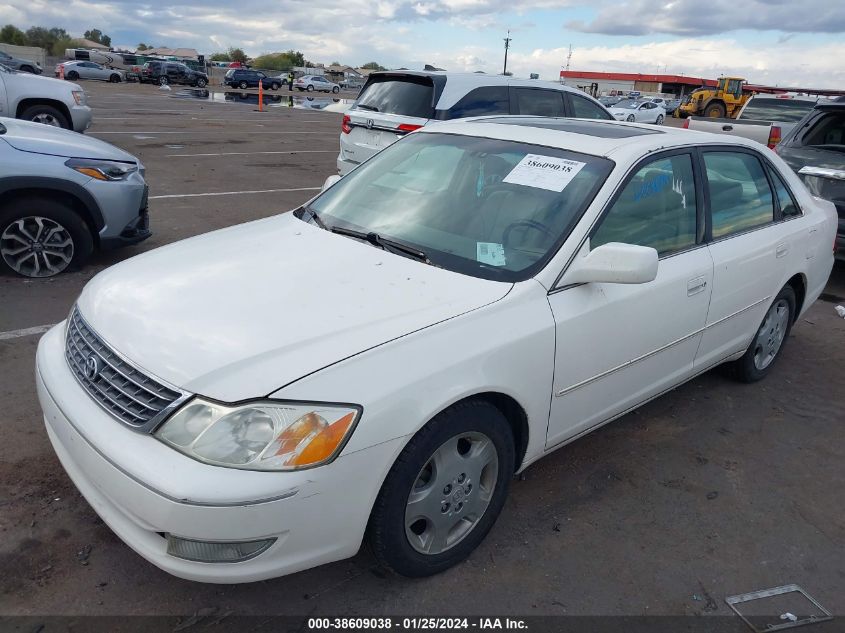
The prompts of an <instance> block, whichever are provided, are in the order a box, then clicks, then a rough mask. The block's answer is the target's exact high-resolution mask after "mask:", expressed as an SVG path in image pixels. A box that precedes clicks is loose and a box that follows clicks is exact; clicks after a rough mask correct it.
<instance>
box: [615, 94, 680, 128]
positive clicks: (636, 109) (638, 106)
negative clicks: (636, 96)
mask: <svg viewBox="0 0 845 633" xmlns="http://www.w3.org/2000/svg"><path fill="white" fill-rule="evenodd" d="M608 110H610V113H611V114H612V115H613V118H614V119H616V120H617V121H628V122H629V123H634V122H636V123H656V124H657V125H662V124H663V120H664V119H665V118H666V110H665V109H664V108H663V106H661V105H659V104H657V103H654V102H653V101H634V100H632V99H631V100H628V101H620V102H619V103H617V104H616V105H614V106H611V107H609V108H608Z"/></svg>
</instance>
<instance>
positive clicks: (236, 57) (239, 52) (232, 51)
mask: <svg viewBox="0 0 845 633" xmlns="http://www.w3.org/2000/svg"><path fill="white" fill-rule="evenodd" d="M229 59H230V60H231V61H233V62H240V63H242V64H245V63H246V59H247V57H246V53H244V51H243V49H242V48H231V47H230V48H229Z"/></svg>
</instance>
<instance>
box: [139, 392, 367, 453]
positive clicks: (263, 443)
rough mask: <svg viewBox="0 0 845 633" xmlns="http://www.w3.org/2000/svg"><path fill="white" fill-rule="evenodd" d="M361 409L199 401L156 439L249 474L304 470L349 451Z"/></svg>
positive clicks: (178, 414) (180, 413)
mask: <svg viewBox="0 0 845 633" xmlns="http://www.w3.org/2000/svg"><path fill="white" fill-rule="evenodd" d="M360 413H361V409H360V408H359V407H356V406H354V405H333V404H332V405H329V404H326V405H323V404H304V403H301V404H300V403H289V402H278V401H272V400H262V401H258V402H250V403H247V404H241V405H233V406H229V405H223V404H218V403H216V402H209V401H207V400H203V399H202V398H194V399H193V400H191V401H190V402H188V403H187V404H186V405H184V406H183V407H182V408H181V409H180V410H179V411H178V412H176V413H175V414H174V415H173V416H172V417H170V418H169V419H168V420H167V421H166V422H165V423H164V424H163V425H162V426H161V427H160V428H159V429H158V431H156V433H155V436H156V437H157V438H158V439H160V440H161V441H162V442H164V443H166V444H169V445H170V446H172V447H173V448H175V449H176V450H177V451H180V452H182V453H184V454H185V455H187V456H189V457H193V458H194V459H196V460H198V461H201V462H205V463H207V464H214V465H216V466H228V467H230V468H241V469H244V470H299V469H301V468H311V467H313V466H319V465H321V464H325V463H327V462H330V461H331V460H332V459H334V458H335V457H336V456H337V455H338V454H339V453H340V451H341V449H343V446H344V445H345V444H346V441H347V440H348V439H349V436H350V435H351V434H352V430H353V429H354V428H355V424H356V423H357V421H358V418H359V417H360Z"/></svg>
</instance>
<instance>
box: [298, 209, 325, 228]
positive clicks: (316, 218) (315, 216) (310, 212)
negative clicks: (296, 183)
mask: <svg viewBox="0 0 845 633" xmlns="http://www.w3.org/2000/svg"><path fill="white" fill-rule="evenodd" d="M302 210H303V211H305V212H306V213H308V215H310V216H311V218H312V219H313V220H314V224H316V225H317V226H319V227H320V228H321V229H325V230H326V231H328V230H329V227H328V226H327V225H326V223H325V222H323V220H322V219H321V218H320V215H319V214H318V213H317V212H316V211H314V209H312V208H311V207H309V206H308V205H303V206H302Z"/></svg>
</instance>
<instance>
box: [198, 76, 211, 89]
mask: <svg viewBox="0 0 845 633" xmlns="http://www.w3.org/2000/svg"><path fill="white" fill-rule="evenodd" d="M207 85H208V82H207V81H206V80H205V78H203V77H200V78H199V79H197V88H205V87H206V86H207Z"/></svg>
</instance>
